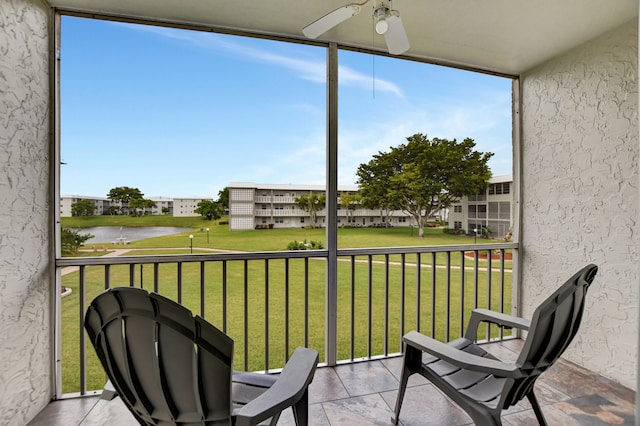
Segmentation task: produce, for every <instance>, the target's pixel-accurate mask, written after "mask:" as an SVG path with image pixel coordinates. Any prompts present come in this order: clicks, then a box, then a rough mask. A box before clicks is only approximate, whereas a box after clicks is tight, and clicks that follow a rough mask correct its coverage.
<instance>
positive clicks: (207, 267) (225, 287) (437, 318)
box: [57, 243, 517, 395]
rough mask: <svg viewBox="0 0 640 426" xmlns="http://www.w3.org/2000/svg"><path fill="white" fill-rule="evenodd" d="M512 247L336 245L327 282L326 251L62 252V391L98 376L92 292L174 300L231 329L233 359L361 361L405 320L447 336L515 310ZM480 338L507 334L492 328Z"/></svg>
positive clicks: (260, 365) (377, 352) (376, 352)
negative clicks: (333, 272) (473, 314)
mask: <svg viewBox="0 0 640 426" xmlns="http://www.w3.org/2000/svg"><path fill="white" fill-rule="evenodd" d="M516 249H517V245H516V244H513V243H504V244H484V245H482V244H478V245H460V246H444V247H443V246H429V247H393V248H368V249H338V250H337V258H338V263H337V268H338V271H337V272H338V273H337V282H335V283H329V282H327V280H326V278H325V277H327V276H328V275H330V274H327V273H326V265H327V262H326V259H327V257H328V251H326V250H309V251H290V252H253V253H224V254H195V255H156V256H121V257H87V258H62V259H58V261H57V267H58V268H59V270H60V271H61V275H62V286H64V287H65V288H68V289H71V295H69V296H67V297H65V298H63V299H61V301H60V312H61V319H62V321H61V327H60V329H61V338H60V342H61V351H60V353H61V363H62V367H61V376H62V377H61V381H62V386H61V389H62V394H65V395H86V394H90V393H92V391H91V390H92V389H100V388H101V387H102V385H103V384H104V380H105V377H104V373H103V372H102V369H101V367H100V366H99V364H98V361H97V359H96V357H95V354H94V353H93V349H92V348H90V347H89V349H87V342H86V339H85V333H84V323H83V321H84V313H85V312H86V308H87V304H88V303H90V300H92V299H93V297H95V296H96V295H97V294H99V293H100V292H101V291H103V290H104V289H108V288H110V287H114V286H123V285H128V286H135V287H142V288H146V289H148V290H150V291H155V292H158V293H161V294H163V295H164V296H166V297H169V298H172V299H173V300H176V301H177V302H179V303H181V304H183V305H185V306H187V307H188V308H189V309H191V310H192V311H193V312H194V314H198V315H200V316H202V317H204V318H206V319H207V320H208V321H210V322H211V323H213V324H214V325H216V326H217V327H218V328H220V329H221V330H222V331H224V332H225V333H227V334H228V335H230V336H231V337H232V338H233V339H234V341H235V345H236V346H235V352H236V353H235V355H236V359H235V368H240V369H245V370H251V371H256V370H262V371H272V370H277V369H279V368H281V367H282V366H283V365H284V363H285V362H286V361H287V359H288V356H289V354H290V353H291V352H292V351H293V349H294V348H295V347H296V346H307V347H313V348H315V349H317V350H319V351H320V352H321V354H323V353H324V354H327V353H329V352H332V353H334V354H336V356H335V357H334V359H337V360H338V362H340V363H342V362H355V361H360V360H369V359H375V358H381V357H388V356H394V355H397V354H399V353H401V350H402V346H401V338H402V336H403V335H404V333H405V332H407V331H409V330H413V329H417V330H419V331H421V332H423V333H425V334H428V335H431V336H433V337H435V338H438V339H440V340H443V341H449V340H452V339H454V338H457V337H460V336H462V334H463V333H464V326H465V324H466V319H467V318H468V315H469V313H470V311H471V310H472V309H473V308H475V307H483V308H489V309H494V310H498V311H501V312H507V313H511V309H512V307H511V305H512V303H511V301H512V300H513V297H514V294H513V292H514V291H515V289H514V287H515V286H514V281H513V273H512V269H511V264H512V260H511V259H510V257H509V256H510V255H512V253H515V252H516ZM494 258H495V260H494ZM328 285H334V286H336V289H337V295H338V297H337V300H335V301H327V300H326V298H325V289H326V286H328ZM327 303H336V308H337V309H335V310H333V309H331V310H327ZM327 312H336V315H337V317H338V318H337V319H338V320H337V322H336V323H337V324H338V325H337V329H336V330H328V329H327V325H326V324H327V318H326V316H327ZM484 336H485V338H486V339H487V340H489V339H504V338H507V337H510V336H509V335H506V336H505V335H504V334H503V333H502V331H499V330H498V329H497V328H496V329H492V328H490V327H487V329H486V332H485V333H484ZM321 361H323V362H324V359H323V360H321Z"/></svg>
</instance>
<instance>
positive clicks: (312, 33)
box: [302, 0, 368, 38]
mask: <svg viewBox="0 0 640 426" xmlns="http://www.w3.org/2000/svg"><path fill="white" fill-rule="evenodd" d="M367 1H368V0H367ZM365 3H367V2H364V3H361V4H358V3H353V4H348V5H346V6H342V7H339V8H337V9H336V10H334V11H332V12H329V13H327V14H326V15H324V16H323V17H322V18H320V19H317V20H315V21H313V22H312V23H310V24H309V25H307V26H306V27H304V28H303V29H302V34H304V35H305V37H308V38H318V37H319V36H320V35H321V34H324V33H326V32H327V31H329V30H330V29H331V28H333V27H335V26H336V25H338V24H340V23H342V22H344V21H346V20H347V19H349V18H351V17H353V16H356V15H357V14H358V13H360V11H361V10H362V6H364V4H365Z"/></svg>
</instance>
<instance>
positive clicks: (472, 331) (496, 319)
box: [464, 309, 531, 341]
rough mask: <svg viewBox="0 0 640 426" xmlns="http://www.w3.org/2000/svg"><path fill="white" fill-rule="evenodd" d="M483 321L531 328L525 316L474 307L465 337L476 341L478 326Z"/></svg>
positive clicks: (522, 328) (502, 325)
mask: <svg viewBox="0 0 640 426" xmlns="http://www.w3.org/2000/svg"><path fill="white" fill-rule="evenodd" d="M481 322H488V323H491V324H496V325H499V326H500V327H509V328H519V329H521V330H529V326H530V324H531V322H530V321H529V320H527V319H524V318H520V317H514V316H512V315H507V314H503V313H501V312H495V311H490V310H488V309H474V310H473V311H471V318H470V319H469V324H468V325H467V331H466V332H465V335H464V337H465V338H466V339H469V340H471V341H476V338H477V334H478V326H479V325H480V323H481Z"/></svg>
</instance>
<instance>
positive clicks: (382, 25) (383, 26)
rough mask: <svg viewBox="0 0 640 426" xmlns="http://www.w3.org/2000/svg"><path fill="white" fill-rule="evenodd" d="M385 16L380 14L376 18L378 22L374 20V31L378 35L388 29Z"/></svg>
mask: <svg viewBox="0 0 640 426" xmlns="http://www.w3.org/2000/svg"><path fill="white" fill-rule="evenodd" d="M385 18H386V16H382V17H381V18H379V19H378V22H376V32H377V33H378V34H380V35H383V34H385V33H386V32H387V30H388V29H389V23H388V22H387V20H386V19H385Z"/></svg>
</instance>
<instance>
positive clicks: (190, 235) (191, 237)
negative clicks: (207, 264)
mask: <svg viewBox="0 0 640 426" xmlns="http://www.w3.org/2000/svg"><path fill="white" fill-rule="evenodd" d="M189 241H190V242H191V254H193V234H189Z"/></svg>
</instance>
